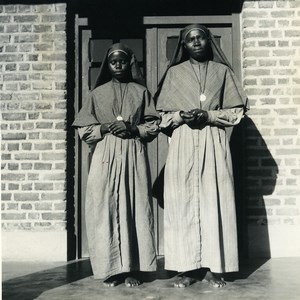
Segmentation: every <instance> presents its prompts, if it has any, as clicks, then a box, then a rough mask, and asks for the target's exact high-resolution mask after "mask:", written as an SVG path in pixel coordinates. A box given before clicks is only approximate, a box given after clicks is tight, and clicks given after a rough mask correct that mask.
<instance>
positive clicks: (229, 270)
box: [165, 263, 239, 273]
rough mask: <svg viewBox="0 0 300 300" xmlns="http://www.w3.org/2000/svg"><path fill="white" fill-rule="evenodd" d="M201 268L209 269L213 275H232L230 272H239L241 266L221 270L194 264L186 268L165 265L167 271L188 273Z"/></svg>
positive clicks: (217, 267) (215, 267) (216, 267)
mask: <svg viewBox="0 0 300 300" xmlns="http://www.w3.org/2000/svg"><path fill="white" fill-rule="evenodd" d="M201 268H209V269H210V271H211V272H213V273H230V272H238V271H239V266H236V265H232V266H230V267H225V268H222V267H221V268H220V267H219V266H208V265H201V264H196V265H195V264H192V265H185V266H174V265H172V264H167V263H166V264H165V269H166V270H172V271H177V272H188V271H192V270H197V269H201Z"/></svg>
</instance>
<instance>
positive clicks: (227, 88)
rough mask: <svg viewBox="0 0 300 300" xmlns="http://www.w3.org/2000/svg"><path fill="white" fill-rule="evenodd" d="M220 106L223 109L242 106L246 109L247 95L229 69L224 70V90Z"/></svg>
mask: <svg viewBox="0 0 300 300" xmlns="http://www.w3.org/2000/svg"><path fill="white" fill-rule="evenodd" d="M221 107H222V108H223V109H227V108H234V107H244V110H247V109H248V101H247V96H246V94H245V92H244V90H243V88H242V86H241V85H240V83H239V81H238V80H237V78H236V76H235V75H234V73H233V71H232V70H231V69H229V68H228V69H227V70H226V74H225V81H224V92H223V100H222V105H221Z"/></svg>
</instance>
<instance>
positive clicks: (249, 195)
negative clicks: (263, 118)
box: [245, 117, 279, 258]
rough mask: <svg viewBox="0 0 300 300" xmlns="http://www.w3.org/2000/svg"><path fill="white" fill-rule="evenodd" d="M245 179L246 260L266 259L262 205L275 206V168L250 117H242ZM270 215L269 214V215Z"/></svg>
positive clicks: (267, 246) (267, 249)
mask: <svg viewBox="0 0 300 300" xmlns="http://www.w3.org/2000/svg"><path fill="white" fill-rule="evenodd" d="M245 122H246V127H247V131H246V132H247V144H246V173H245V175H246V177H245V192H246V194H245V196H246V198H245V199H246V201H247V214H246V217H247V220H248V252H249V257H264V258H270V257H271V251H270V241H269V233H268V224H270V222H271V221H272V220H270V219H269V218H268V213H267V209H266V206H269V205H274V204H277V203H276V201H279V200H278V199H272V198H271V197H266V196H269V195H272V194H273V192H274V189H275V186H276V181H277V174H278V166H277V163H276V161H275V160H274V158H273V157H272V154H271V153H270V151H269V149H268V146H267V144H266V142H265V141H264V139H263V137H262V136H261V134H260V132H259V131H258V129H257V127H256V125H255V124H254V122H253V121H252V120H251V118H249V117H248V118H246V119H245ZM269 215H270V214H269Z"/></svg>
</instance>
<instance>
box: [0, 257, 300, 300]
mask: <svg viewBox="0 0 300 300" xmlns="http://www.w3.org/2000/svg"><path fill="white" fill-rule="evenodd" d="M160 269H161V270H160V271H158V272H156V273H151V274H150V273H147V274H146V273H144V274H143V278H142V279H143V284H142V285H141V286H139V287H135V288H126V287H125V286H124V285H119V286H117V287H115V288H107V287H104V286H103V284H102V282H101V281H100V280H94V279H93V277H92V270H91V266H90V261H89V260H88V259H82V260H77V261H71V262H68V263H33V262H28V263H26V262H3V263H2V299H3V300H5V299H9V300H14V299H18V300H20V299H22V300H27V299H28V300H29V299H40V300H50V299H51V300H55V299H59V300H69V299H80V300H95V299H96V300H102V299H104V300H106V299H109V300H119V299H122V300H123V299H130V300H142V299H145V300H179V299H187V300H190V299H193V300H194V299H208V300H209V299H214V300H216V299H222V300H224V299H230V300H235V299H239V300H240V299H260V300H265V299H272V300H274V299H275V300H277V299H280V300H282V299H289V300H292V299H300V284H299V278H300V258H273V259H269V260H247V261H243V262H241V265H240V272H239V273H236V274H227V276H226V277H225V280H227V285H226V286H225V287H224V288H220V289H218V288H213V287H210V286H208V285H207V284H206V283H203V282H196V283H195V284H193V285H191V286H190V287H188V288H185V289H179V288H173V286H172V278H173V277H174V275H176V274H175V273H174V272H167V271H164V270H163V268H160Z"/></svg>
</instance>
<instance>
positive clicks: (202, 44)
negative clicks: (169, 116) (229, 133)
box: [180, 29, 210, 128]
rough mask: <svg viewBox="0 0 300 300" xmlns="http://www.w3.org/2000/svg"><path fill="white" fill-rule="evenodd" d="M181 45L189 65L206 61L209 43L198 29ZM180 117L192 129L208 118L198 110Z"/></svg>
mask: <svg viewBox="0 0 300 300" xmlns="http://www.w3.org/2000/svg"><path fill="white" fill-rule="evenodd" d="M183 43H184V48H185V49H186V51H187V53H188V54H189V56H190V61H191V63H201V62H205V61H207V54H208V49H209V47H210V41H209V39H208V38H207V36H206V35H205V33H204V32H203V31H201V30H198V29H195V30H192V31H190V32H189V33H188V34H187V36H186V37H185V39H184V42H183ZM180 116H181V117H182V119H183V120H184V122H185V123H186V124H187V125H189V126H190V127H192V128H193V127H197V126H201V125H203V124H205V123H206V121H207V118H208V114H207V112H206V111H204V110H202V109H199V108H195V109H192V110H190V111H181V112H180Z"/></svg>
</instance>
